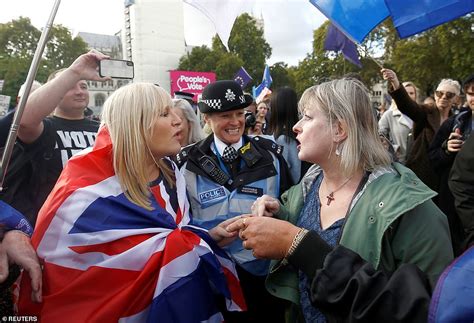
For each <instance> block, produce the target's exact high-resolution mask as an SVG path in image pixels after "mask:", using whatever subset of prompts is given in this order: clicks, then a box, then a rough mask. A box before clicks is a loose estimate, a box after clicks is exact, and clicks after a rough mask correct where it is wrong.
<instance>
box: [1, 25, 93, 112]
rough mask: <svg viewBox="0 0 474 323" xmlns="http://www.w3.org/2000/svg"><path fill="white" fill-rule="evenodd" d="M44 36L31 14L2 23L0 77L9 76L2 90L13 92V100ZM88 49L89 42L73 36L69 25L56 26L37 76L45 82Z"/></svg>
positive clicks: (4, 93) (4, 92) (3, 92)
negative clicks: (32, 22) (87, 43)
mask: <svg viewBox="0 0 474 323" xmlns="http://www.w3.org/2000/svg"><path fill="white" fill-rule="evenodd" d="M40 36H41V32H40V31H39V30H38V29H36V28H35V27H34V26H33V25H32V24H31V21H30V19H29V18H24V17H20V18H19V19H17V20H12V21H10V22H8V23H5V24H0V79H4V80H5V85H4V88H3V91H2V94H3V95H9V96H11V97H12V103H13V102H15V98H16V95H17V93H18V90H19V89H20V87H21V85H22V84H23V83H24V82H25V80H26V77H27V75H28V71H29V68H30V64H31V61H32V60H33V56H34V53H35V51H36V47H37V45H38V41H39V38H40ZM86 51H87V45H86V43H85V42H84V41H83V40H82V39H81V38H78V37H76V38H75V39H72V35H71V33H70V31H69V30H68V29H67V28H65V27H63V26H61V25H55V26H53V28H52V29H51V32H50V35H49V39H48V42H47V44H46V48H45V52H44V53H43V58H42V60H41V61H40V64H39V68H38V71H37V74H36V79H37V80H38V81H40V82H42V83H44V82H45V81H46V79H47V78H48V75H49V74H50V73H51V72H53V71H54V70H56V69H58V68H62V67H67V66H69V65H70V64H71V63H72V62H73V61H74V60H75V59H76V58H77V57H78V56H79V55H81V54H83V53H85V52H86Z"/></svg>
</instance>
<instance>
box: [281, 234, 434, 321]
mask: <svg viewBox="0 0 474 323" xmlns="http://www.w3.org/2000/svg"><path fill="white" fill-rule="evenodd" d="M308 254H311V257H308ZM288 260H289V262H290V263H291V264H292V265H293V266H295V267H296V268H298V269H300V270H302V271H303V272H304V273H305V274H306V275H307V276H308V277H309V278H310V280H311V281H312V284H311V287H310V296H311V301H312V303H313V305H314V306H316V307H317V308H318V309H319V310H320V311H321V312H323V313H324V315H325V316H326V318H327V319H328V321H329V322H386V323H388V322H426V320H427V317H428V308H429V304H430V299H431V287H430V284H429V282H428V279H427V278H426V275H425V274H424V273H423V272H422V271H421V270H420V269H418V267H417V266H416V265H413V264H405V265H402V266H401V267H400V268H398V269H397V270H396V271H395V272H393V273H388V272H385V271H383V270H375V269H374V268H373V266H372V265H371V264H370V263H369V262H367V261H365V260H364V259H362V258H361V257H360V256H359V255H358V254H357V253H355V252H353V251H352V250H350V249H347V248H345V247H343V246H341V245H339V246H337V247H336V248H334V249H331V247H330V246H329V245H328V244H327V243H326V242H325V241H324V240H323V239H321V237H319V235H318V234H317V233H315V232H313V231H310V232H308V234H306V236H305V237H304V238H303V240H302V241H301V243H300V244H299V245H298V247H297V248H296V250H295V252H294V253H293V254H292V255H291V256H290V257H289V259H288Z"/></svg>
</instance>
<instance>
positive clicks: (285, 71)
mask: <svg viewBox="0 0 474 323" xmlns="http://www.w3.org/2000/svg"><path fill="white" fill-rule="evenodd" d="M270 74H271V76H272V79H273V84H272V88H273V89H278V88H279V87H283V86H289V87H291V88H294V87H295V81H294V79H293V75H292V74H291V73H290V71H289V68H288V65H287V64H286V63H284V62H277V63H275V64H273V65H272V66H270Z"/></svg>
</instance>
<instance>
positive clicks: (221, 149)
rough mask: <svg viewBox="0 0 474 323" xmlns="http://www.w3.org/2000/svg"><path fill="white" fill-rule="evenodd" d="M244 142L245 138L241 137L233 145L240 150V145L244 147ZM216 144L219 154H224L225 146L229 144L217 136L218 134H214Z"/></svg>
mask: <svg viewBox="0 0 474 323" xmlns="http://www.w3.org/2000/svg"><path fill="white" fill-rule="evenodd" d="M243 142H244V139H243V138H242V137H240V140H239V141H238V142H236V143H235V144H232V145H231V146H232V147H234V149H235V150H236V151H238V150H239V149H240V147H242V145H243ZM214 144H215V145H216V149H217V152H218V153H219V155H221V156H222V153H223V152H224V149H225V147H227V145H226V144H225V143H224V142H222V140H220V139H219V138H217V137H216V135H214Z"/></svg>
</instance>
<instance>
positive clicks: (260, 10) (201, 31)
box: [0, 0, 325, 65]
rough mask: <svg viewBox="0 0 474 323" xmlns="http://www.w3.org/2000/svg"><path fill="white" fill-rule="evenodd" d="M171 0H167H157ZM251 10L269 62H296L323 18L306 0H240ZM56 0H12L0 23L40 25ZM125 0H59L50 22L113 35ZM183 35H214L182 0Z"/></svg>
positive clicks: (199, 41) (194, 41)
mask: <svg viewBox="0 0 474 323" xmlns="http://www.w3.org/2000/svg"><path fill="white" fill-rule="evenodd" d="M157 1H169V0H157ZM243 1H248V2H249V6H248V9H249V11H250V12H251V13H252V14H253V15H254V16H257V17H261V16H262V17H263V19H264V22H265V27H264V30H265V39H266V40H267V42H268V43H269V44H270V46H271V47H272V50H273V51H272V56H271V58H270V59H269V60H268V61H267V64H274V63H275V62H280V61H283V62H285V63H288V64H289V65H297V64H298V62H299V61H300V60H302V59H304V58H305V56H306V54H307V53H308V52H310V51H311V48H312V40H313V30H314V29H316V28H318V27H319V26H320V25H321V24H322V22H323V21H324V20H325V17H324V16H323V15H322V14H321V13H320V12H319V11H318V10H317V9H316V8H315V7H314V6H312V5H311V4H310V3H309V1H308V0H243ZM54 2H55V1H54V0H14V1H8V5H4V6H2V9H1V10H0V23H5V22H8V21H10V20H12V19H17V18H18V17H19V16H23V17H29V18H30V19H31V21H32V23H33V25H34V26H35V27H37V28H43V27H44V26H45V25H46V22H47V20H48V18H49V15H50V13H51V9H52V7H53V5H54ZM123 3H124V1H123V0H81V1H77V0H62V1H61V4H60V6H59V10H58V12H57V15H56V18H55V21H54V23H55V24H56V23H59V24H62V25H64V26H66V27H67V28H69V29H70V30H71V31H72V32H73V34H76V33H77V32H80V31H81V32H91V33H97V34H108V35H113V34H115V33H116V32H117V31H119V30H120V29H121V28H122V23H123ZM183 10H184V20H185V26H184V27H185V40H186V43H187V44H188V45H193V46H201V45H208V46H210V44H211V39H212V37H213V36H214V34H215V31H214V27H213V25H212V23H211V22H210V21H209V19H207V17H206V16H204V15H203V14H202V13H201V12H199V11H198V10H196V9H195V8H193V7H191V6H189V5H187V4H184V5H183Z"/></svg>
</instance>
